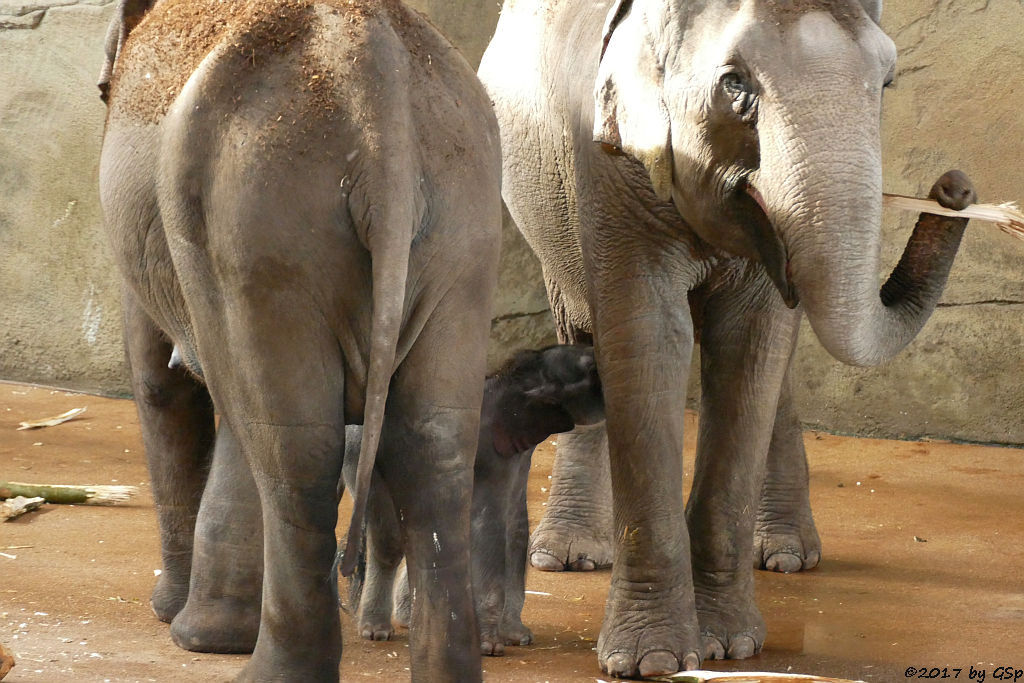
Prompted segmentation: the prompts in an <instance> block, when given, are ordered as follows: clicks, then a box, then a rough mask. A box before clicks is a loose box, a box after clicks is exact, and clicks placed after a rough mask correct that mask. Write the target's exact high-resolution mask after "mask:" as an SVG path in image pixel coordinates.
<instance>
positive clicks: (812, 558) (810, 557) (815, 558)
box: [804, 550, 821, 569]
mask: <svg viewBox="0 0 1024 683" xmlns="http://www.w3.org/2000/svg"><path fill="white" fill-rule="evenodd" d="M819 562H821V553H819V552H818V551H816V550H812V551H811V552H809V553H807V559H805V560H804V569H814V568H815V567H817V566H818V563H819Z"/></svg>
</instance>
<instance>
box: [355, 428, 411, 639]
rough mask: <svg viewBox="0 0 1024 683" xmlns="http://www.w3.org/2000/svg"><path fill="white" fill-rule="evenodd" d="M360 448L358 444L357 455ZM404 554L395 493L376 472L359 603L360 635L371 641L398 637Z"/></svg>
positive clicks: (372, 485)
mask: <svg viewBox="0 0 1024 683" xmlns="http://www.w3.org/2000/svg"><path fill="white" fill-rule="evenodd" d="M358 444H359V442H358V441H357V442H355V450H356V451H358ZM347 457H348V455H347V453H346V458H347ZM347 464H348V463H347V462H346V465H347ZM402 554H403V550H402V539H401V536H400V534H399V525H398V517H397V516H396V515H395V506H394V503H393V502H392V500H391V493H390V491H389V490H388V488H387V485H386V484H385V483H384V480H383V479H382V478H381V477H380V475H379V474H378V473H376V472H374V475H373V483H372V484H371V485H370V493H369V498H368V499H367V501H366V576H365V579H364V583H363V594H362V597H361V598H360V601H359V635H361V636H362V637H363V638H366V639H367V640H390V639H391V637H392V636H393V635H394V633H395V629H394V626H392V625H391V611H392V592H393V591H394V586H395V574H396V573H397V572H398V566H399V565H400V564H401V562H402Z"/></svg>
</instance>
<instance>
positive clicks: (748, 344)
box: [687, 262, 799, 659]
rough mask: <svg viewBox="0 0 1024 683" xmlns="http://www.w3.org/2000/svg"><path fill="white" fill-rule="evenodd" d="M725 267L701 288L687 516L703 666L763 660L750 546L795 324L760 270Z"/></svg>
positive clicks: (795, 318)
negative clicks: (697, 405)
mask: <svg viewBox="0 0 1024 683" xmlns="http://www.w3.org/2000/svg"><path fill="white" fill-rule="evenodd" d="M742 263H743V262H738V263H737V262H734V263H732V264H727V265H726V266H725V268H728V269H731V270H730V271H729V272H720V273H716V274H715V275H713V276H712V279H711V280H710V281H709V282H708V283H707V284H706V285H705V286H704V288H703V289H704V290H705V292H704V294H703V297H702V298H703V301H702V302H701V303H702V305H703V324H702V329H701V388H702V396H701V411H700V433H699V435H698V441H697V461H696V466H695V473H694V480H693V489H692V492H691V494H690V500H689V503H688V506H687V521H688V526H689V530H690V541H691V546H690V547H691V553H692V557H693V581H694V593H695V596H696V601H697V612H698V615H699V617H700V623H701V631H702V634H703V637H704V645H705V649H704V656H705V657H707V658H711V659H722V658H725V657H729V658H731V659H743V658H745V657H750V656H752V655H753V654H755V653H756V652H758V651H760V649H761V646H762V644H763V643H764V637H765V625H764V619H763V618H762V617H761V613H760V612H759V611H758V609H757V604H756V602H755V600H754V575H753V565H752V557H751V554H749V553H752V545H751V543H750V539H751V537H752V534H753V533H754V519H755V515H754V512H755V510H756V509H757V500H758V494H759V493H760V487H761V483H762V481H763V473H764V467H765V460H766V456H767V452H768V446H769V442H770V440H771V434H772V427H773V425H774V422H775V414H776V408H777V404H778V397H779V392H780V391H781V387H782V380H783V376H784V375H785V371H786V368H787V366H788V364H789V359H790V356H791V355H792V352H793V345H794V342H795V338H796V329H797V324H798V322H799V316H798V314H797V313H795V312H793V311H789V310H787V309H786V308H785V306H784V305H783V303H782V300H781V298H780V297H779V296H778V294H777V293H776V292H775V290H774V289H773V286H772V284H771V283H770V281H769V280H768V278H767V276H766V275H765V274H764V272H763V269H762V268H760V267H759V266H756V265H753V264H749V265H741V264H742Z"/></svg>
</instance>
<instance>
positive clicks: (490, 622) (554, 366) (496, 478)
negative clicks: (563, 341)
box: [343, 345, 604, 655]
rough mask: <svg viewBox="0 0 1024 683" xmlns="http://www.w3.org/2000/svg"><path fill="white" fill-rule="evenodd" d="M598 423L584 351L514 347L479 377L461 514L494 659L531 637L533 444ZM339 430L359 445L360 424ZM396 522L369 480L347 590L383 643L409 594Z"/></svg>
mask: <svg viewBox="0 0 1024 683" xmlns="http://www.w3.org/2000/svg"><path fill="white" fill-rule="evenodd" d="M603 419H604V402H603V400H602V397H601V382H600V379H599V378H598V375H597V365H596V363H595V361H594V350H593V349H592V348H591V347H584V346H569V345H558V346H551V347H547V348H544V349H539V350H530V351H521V352H519V353H517V354H516V355H514V356H513V357H512V358H511V359H509V360H508V361H507V362H506V363H505V364H504V365H503V366H502V368H501V369H500V370H498V372H496V373H495V374H494V375H493V376H491V377H488V378H487V380H486V382H485V384H484V398H483V403H482V406H481V409H480V433H479V437H478V441H477V451H476V461H475V464H474V468H473V508H472V516H471V518H470V524H471V527H472V531H471V555H472V566H473V592H474V603H475V605H476V615H477V622H478V625H479V628H480V645H481V650H482V652H483V653H484V654H486V655H501V654H503V653H504V650H505V645H528V644H529V643H531V642H532V640H533V635H532V633H531V632H530V630H529V629H528V628H527V627H526V626H524V625H523V622H522V610H523V602H524V598H525V589H526V547H527V540H528V537H529V520H528V517H527V510H526V484H527V476H528V475H529V471H530V461H531V458H532V455H533V450H534V448H535V447H536V446H537V445H538V444H539V443H541V442H542V441H543V440H544V439H546V438H548V437H549V436H550V435H552V434H558V433H562V432H567V431H569V430H571V429H573V428H574V427H577V426H580V425H594V424H597V423H600V421H601V420H603ZM348 432H349V437H350V438H349V440H348V443H352V444H355V443H358V441H359V433H360V428H359V427H349V428H348ZM355 455H357V452H356V451H355V449H354V448H350V449H349V451H348V452H347V453H346V458H345V466H344V468H343V474H344V477H345V482H346V484H351V483H353V482H354V481H355V457H354V456H355ZM398 522H399V520H398V518H397V517H396V514H395V507H394V503H393V501H392V500H391V497H390V495H389V494H388V489H387V486H386V484H385V483H384V482H383V481H381V480H380V479H379V478H375V479H374V482H373V486H371V489H370V498H369V501H368V514H367V522H366V524H367V532H366V545H365V547H364V548H362V549H360V552H361V554H362V558H363V561H362V562H360V565H361V566H362V567H363V568H364V571H363V572H362V574H361V576H360V575H359V574H358V573H357V576H356V577H354V580H353V582H352V584H351V585H350V590H349V596H350V600H349V602H350V606H351V607H352V608H357V609H358V617H357V618H358V622H359V630H360V633H361V634H362V636H363V637H364V638H370V639H373V640H387V639H389V638H390V637H391V635H392V634H393V632H394V628H393V626H392V622H393V621H394V622H397V623H398V624H400V625H408V624H409V616H410V611H409V608H410V605H411V600H412V596H411V593H410V590H409V584H408V574H407V573H406V572H404V571H402V570H401V569H400V568H399V564H400V562H401V560H402V555H403V550H402V542H401V538H400V534H399V524H398ZM396 572H400V573H397V583H395V582H396ZM393 596H394V600H393V599H392V598H393Z"/></svg>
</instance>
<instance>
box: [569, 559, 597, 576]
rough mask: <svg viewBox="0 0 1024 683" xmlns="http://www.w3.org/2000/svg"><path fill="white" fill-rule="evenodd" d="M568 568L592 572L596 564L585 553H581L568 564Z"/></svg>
mask: <svg viewBox="0 0 1024 683" xmlns="http://www.w3.org/2000/svg"><path fill="white" fill-rule="evenodd" d="M569 569H570V570H571V571H574V572H592V571H594V570H595V569H597V565H595V564H594V561H593V560H591V559H590V558H588V557H587V556H586V555H581V556H580V557H578V558H576V560H575V561H574V562H573V563H572V564H570V565H569Z"/></svg>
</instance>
